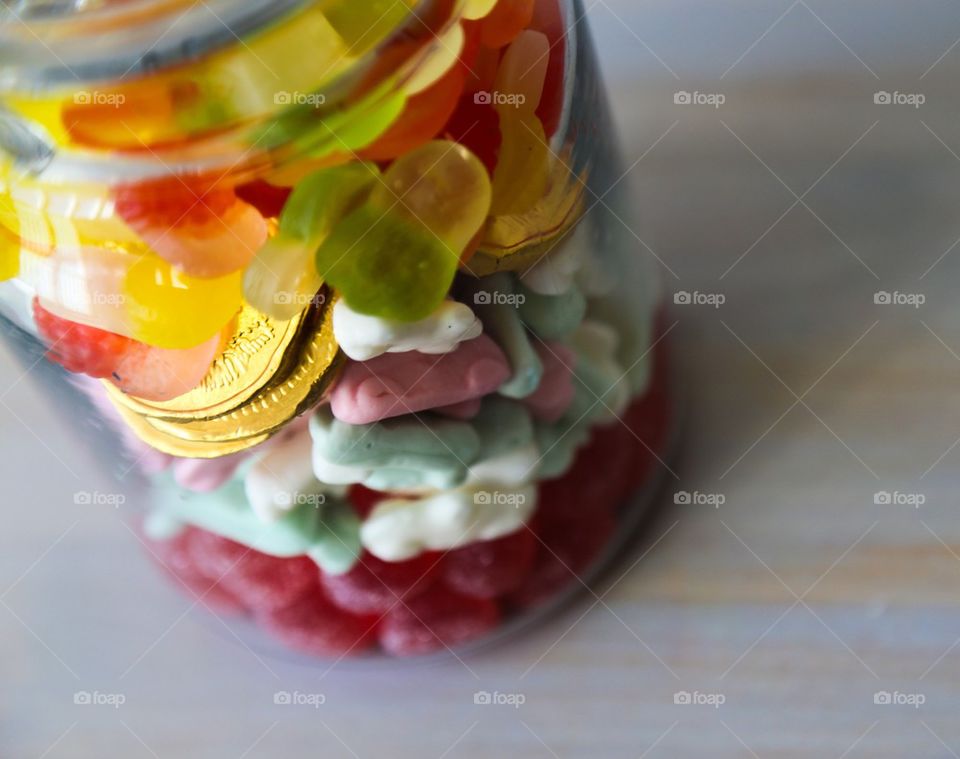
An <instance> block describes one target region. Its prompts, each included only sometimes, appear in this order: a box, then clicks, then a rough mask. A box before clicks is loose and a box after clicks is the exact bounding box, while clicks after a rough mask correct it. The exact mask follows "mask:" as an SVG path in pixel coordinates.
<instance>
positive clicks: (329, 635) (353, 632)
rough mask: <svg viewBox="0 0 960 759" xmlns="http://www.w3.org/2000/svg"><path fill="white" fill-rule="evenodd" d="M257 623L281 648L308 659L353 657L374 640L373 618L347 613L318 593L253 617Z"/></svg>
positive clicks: (374, 621)
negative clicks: (295, 651) (285, 647)
mask: <svg viewBox="0 0 960 759" xmlns="http://www.w3.org/2000/svg"><path fill="white" fill-rule="evenodd" d="M257 622H259V623H260V624H261V625H262V626H263V627H264V629H266V630H267V631H268V632H269V633H270V634H271V635H273V636H274V637H275V638H277V639H278V640H279V641H280V642H281V643H283V644H284V645H286V646H289V647H290V648H293V649H295V650H297V651H300V652H301V653H305V654H309V655H311V656H348V655H357V654H361V653H363V652H364V651H365V650H366V649H368V648H370V646H372V645H373V643H374V641H375V636H374V627H375V624H376V618H364V617H357V616H353V615H352V614H347V613H346V612H344V611H341V610H340V609H338V608H337V607H336V606H334V605H333V604H332V603H331V602H330V601H329V600H328V599H327V598H326V597H324V595H323V593H322V592H320V591H319V590H318V591H316V592H313V593H308V594H307V595H305V596H303V597H302V598H300V599H299V600H298V601H297V602H295V603H293V604H291V605H290V606H285V607H283V608H281V609H276V610H274V611H268V612H261V613H259V614H257Z"/></svg>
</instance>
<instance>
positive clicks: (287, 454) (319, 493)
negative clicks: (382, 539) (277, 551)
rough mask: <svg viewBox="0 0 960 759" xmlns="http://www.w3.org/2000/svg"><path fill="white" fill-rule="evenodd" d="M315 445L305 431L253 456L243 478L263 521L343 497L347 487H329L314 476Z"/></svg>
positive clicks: (248, 497) (297, 432) (290, 435)
mask: <svg viewBox="0 0 960 759" xmlns="http://www.w3.org/2000/svg"><path fill="white" fill-rule="evenodd" d="M312 446H313V443H312V441H311V439H310V433H309V432H308V431H307V429H306V428H304V429H298V430H296V431H295V432H294V433H292V434H288V435H287V436H286V437H283V438H281V439H279V440H278V439H274V440H271V441H270V443H269V444H268V445H267V446H265V450H264V451H263V452H262V453H258V454H255V455H254V459H253V462H252V464H251V465H250V468H249V469H247V472H246V475H245V476H244V478H243V486H244V490H245V491H246V494H247V500H248V501H249V502H250V508H252V509H253V511H254V513H255V514H256V515H257V516H258V517H260V519H262V520H263V521H264V522H273V521H275V520H277V519H279V518H281V517H282V516H283V515H284V514H287V513H289V512H290V511H292V510H293V509H295V508H297V507H298V506H301V505H303V504H309V505H312V506H317V507H318V506H322V505H323V504H325V503H326V499H327V497H328V496H330V497H331V498H338V499H339V498H342V497H343V496H344V495H345V494H346V492H345V488H340V487H330V486H326V485H324V484H323V483H321V482H319V481H318V480H317V478H316V477H315V476H314V474H313V466H312V464H311V462H310V452H311V449H312Z"/></svg>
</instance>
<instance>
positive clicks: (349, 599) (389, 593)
mask: <svg viewBox="0 0 960 759" xmlns="http://www.w3.org/2000/svg"><path fill="white" fill-rule="evenodd" d="M438 568H439V562H438V561H437V557H436V556H435V555H434V554H430V553H427V554H421V555H420V556H418V557H416V558H415V559H410V560H409V561H400V562H387V561H381V560H380V559H378V558H377V557H376V556H372V555H371V554H369V553H366V552H364V554H363V556H361V557H360V560H359V561H358V562H357V564H356V566H354V567H353V569H351V570H350V571H349V572H346V573H345V574H340V575H332V574H326V573H321V582H322V584H323V589H324V590H325V591H326V593H327V596H329V598H330V600H331V601H333V603H335V604H336V605H337V606H339V607H340V608H341V609H343V610H344V611H349V612H351V613H353V614H383V613H384V612H386V611H388V610H390V609H391V608H392V607H394V606H397V605H398V604H399V603H400V599H403V600H409V599H411V598H413V597H415V596H417V595H419V594H420V593H423V592H425V591H426V590H427V589H428V588H429V587H430V585H432V584H433V581H434V579H435V577H436V574H437V570H438Z"/></svg>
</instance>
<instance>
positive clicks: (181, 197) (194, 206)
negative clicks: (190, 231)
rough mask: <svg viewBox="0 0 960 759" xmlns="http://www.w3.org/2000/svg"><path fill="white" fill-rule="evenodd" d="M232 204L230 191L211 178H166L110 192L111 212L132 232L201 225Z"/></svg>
mask: <svg viewBox="0 0 960 759" xmlns="http://www.w3.org/2000/svg"><path fill="white" fill-rule="evenodd" d="M236 202H237V194H236V193H235V192H234V190H233V188H232V187H230V186H229V185H226V184H222V183H220V184H218V183H217V182H216V180H215V179H214V178H212V177H185V176H168V177H161V178H159V179H151V180H148V181H145V182H139V183H137V184H123V185H117V187H116V188H115V189H114V203H115V210H116V212H117V214H118V215H119V216H120V218H122V219H123V220H124V221H125V222H127V223H128V224H130V225H131V226H133V227H134V229H137V228H139V227H140V226H142V225H149V226H152V227H178V226H181V225H186V224H191V223H192V224H204V223H207V222H209V221H211V220H212V219H214V218H215V217H217V216H222V215H223V214H225V213H226V212H227V211H229V210H230V209H231V208H232V207H233V206H234V204H235V203H236Z"/></svg>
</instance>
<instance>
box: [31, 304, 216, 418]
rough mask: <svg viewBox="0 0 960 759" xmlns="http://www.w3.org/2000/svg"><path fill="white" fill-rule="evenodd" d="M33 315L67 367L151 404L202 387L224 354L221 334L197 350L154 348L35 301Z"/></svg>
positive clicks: (55, 357)
mask: <svg viewBox="0 0 960 759" xmlns="http://www.w3.org/2000/svg"><path fill="white" fill-rule="evenodd" d="M33 317H34V321H35V323H36V325H37V329H38V331H39V332H40V334H41V336H42V337H43V338H44V339H45V340H46V341H47V342H48V343H49V344H50V349H49V352H48V356H49V357H50V358H51V359H52V360H54V361H56V362H57V363H59V364H62V365H63V366H64V367H65V368H66V369H68V370H70V371H72V372H77V373H81V374H86V375H88V376H90V377H96V378H107V379H110V381H111V382H113V383H114V384H115V385H116V386H117V387H119V388H120V389H121V390H123V391H124V392H125V393H128V394H130V395H135V396H137V397H140V398H144V399H146V400H152V401H163V400H170V399H171V398H176V397H177V396H178V395H182V394H183V393H185V392H187V391H188V390H191V389H192V388H194V387H196V386H197V385H198V384H200V382H201V380H203V377H204V376H205V375H206V373H207V370H208V369H209V367H210V365H211V364H212V363H213V360H214V358H216V356H217V354H218V352H219V350H220V336H219V335H215V336H214V337H212V338H210V339H209V340H207V341H206V342H205V343H201V344H200V345H198V346H196V347H194V348H184V349H180V350H169V349H165V348H155V347H153V346H150V345H146V344H144V343H141V342H137V341H136V340H131V339H130V338H128V337H123V336H121V335H117V334H114V333H112V332H106V331H104V330H102V329H97V328H96V327H90V326H87V325H84V324H78V323H77V322H72V321H69V320H67V319H61V318H60V317H58V316H56V315H55V314H53V313H51V312H50V311H47V310H46V309H45V308H44V307H43V306H42V305H40V302H39V300H38V299H35V300H34V304H33Z"/></svg>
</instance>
